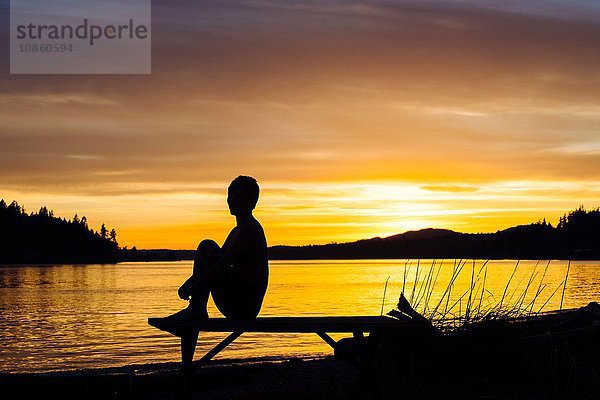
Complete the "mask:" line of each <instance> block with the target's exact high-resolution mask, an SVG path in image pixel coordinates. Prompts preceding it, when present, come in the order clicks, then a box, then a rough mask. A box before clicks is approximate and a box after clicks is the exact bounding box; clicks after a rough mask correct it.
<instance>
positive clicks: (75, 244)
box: [0, 200, 119, 264]
mask: <svg viewBox="0 0 600 400" xmlns="http://www.w3.org/2000/svg"><path fill="white" fill-rule="evenodd" d="M118 260H119V247H118V243H117V233H116V231H115V230H114V229H112V230H111V231H110V232H109V231H108V229H106V227H105V226H104V224H102V227H101V228H100V232H94V231H93V230H92V229H90V228H89V227H88V224H87V219H86V217H81V218H79V217H78V216H77V214H75V216H74V217H73V218H72V219H70V220H67V219H65V218H59V217H55V216H54V213H53V212H52V211H48V209H47V208H46V207H42V208H41V209H40V211H39V212H37V213H30V214H27V213H26V212H25V208H23V207H22V206H20V205H19V204H18V203H17V202H16V201H13V202H12V203H11V204H10V205H7V204H6V202H5V201H4V200H0V264H25V263H28V264H50V263H113V262H116V261H118Z"/></svg>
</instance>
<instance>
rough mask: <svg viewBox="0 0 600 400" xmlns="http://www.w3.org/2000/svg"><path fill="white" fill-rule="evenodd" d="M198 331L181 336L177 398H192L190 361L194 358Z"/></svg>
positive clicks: (183, 399) (188, 399)
mask: <svg viewBox="0 0 600 400" xmlns="http://www.w3.org/2000/svg"><path fill="white" fill-rule="evenodd" d="M198 334H199V332H198V331H195V332H190V333H189V334H186V335H182V336H181V369H180V379H181V385H180V394H179V395H178V396H177V398H178V399H182V400H191V399H192V373H193V367H192V361H193V360H194V352H195V351H196V343H197V342H198Z"/></svg>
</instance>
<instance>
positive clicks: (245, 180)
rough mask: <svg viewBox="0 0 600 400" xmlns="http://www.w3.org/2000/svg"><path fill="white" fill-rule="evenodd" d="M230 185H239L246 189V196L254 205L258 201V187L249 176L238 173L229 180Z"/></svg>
mask: <svg viewBox="0 0 600 400" xmlns="http://www.w3.org/2000/svg"><path fill="white" fill-rule="evenodd" d="M231 185H239V186H240V187H242V188H243V189H244V190H245V191H246V194H247V195H248V198H249V199H250V200H252V202H253V204H254V205H255V206H256V203H257V202H258V194H259V192H260V188H259V187H258V183H257V182H256V179H254V178H253V177H251V176H246V175H240V176H238V177H237V178H235V179H234V180H232V181H231ZM231 185H230V186H231Z"/></svg>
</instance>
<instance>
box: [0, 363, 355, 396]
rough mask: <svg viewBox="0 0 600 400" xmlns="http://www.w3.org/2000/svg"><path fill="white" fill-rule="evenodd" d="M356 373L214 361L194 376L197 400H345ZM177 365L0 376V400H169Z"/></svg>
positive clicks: (342, 366) (329, 367) (327, 366)
mask: <svg viewBox="0 0 600 400" xmlns="http://www.w3.org/2000/svg"><path fill="white" fill-rule="evenodd" d="M356 374H357V372H356V370H355V369H354V367H352V365H350V364H349V363H347V362H345V361H339V360H336V359H334V358H333V357H321V358H305V359H301V358H294V359H273V358H271V359H246V360H227V361H214V362H213V363H212V364H210V365H208V366H203V367H201V368H199V369H198V371H197V372H196V373H195V375H194V383H193V387H194V398H198V399H286V400H291V399H309V398H310V399H320V398H322V399H347V398H350V397H351V393H352V390H353V386H354V382H355V380H356ZM178 378H179V375H178V365H177V364H176V363H168V364H149V365H132V366H126V367H116V368H108V369H94V370H82V371H69V372H58V373H57V372H53V373H45V374H0V388H1V389H0V390H2V393H3V397H4V395H9V397H4V398H19V399H46V398H59V399H61V400H70V399H78V400H79V399H144V400H146V399H148V400H150V399H153V400H155V399H156V400H158V399H161V400H162V399H173V398H174V395H175V393H176V392H177V388H178V383H179V379H178Z"/></svg>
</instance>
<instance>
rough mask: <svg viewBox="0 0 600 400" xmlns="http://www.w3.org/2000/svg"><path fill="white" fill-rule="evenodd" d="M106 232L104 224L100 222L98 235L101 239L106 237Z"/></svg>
mask: <svg viewBox="0 0 600 400" xmlns="http://www.w3.org/2000/svg"><path fill="white" fill-rule="evenodd" d="M107 233H108V231H107V230H106V226H105V225H104V224H102V226H101V227H100V237H101V238H102V239H106V235H107Z"/></svg>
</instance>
